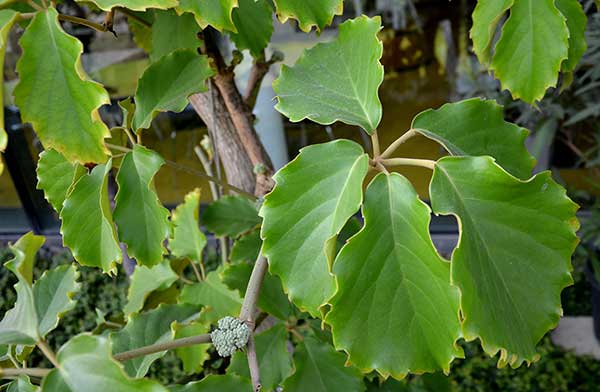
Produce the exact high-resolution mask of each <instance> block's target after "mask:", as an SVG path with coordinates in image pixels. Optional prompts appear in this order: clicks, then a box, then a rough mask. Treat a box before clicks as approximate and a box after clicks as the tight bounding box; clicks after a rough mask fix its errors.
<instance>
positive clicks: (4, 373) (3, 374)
mask: <svg viewBox="0 0 600 392" xmlns="http://www.w3.org/2000/svg"><path fill="white" fill-rule="evenodd" d="M50 370H52V369H44V368H18V369H17V368H0V378H7V377H18V376H32V377H40V378H41V377H44V376H46V375H47V374H48V373H50Z"/></svg>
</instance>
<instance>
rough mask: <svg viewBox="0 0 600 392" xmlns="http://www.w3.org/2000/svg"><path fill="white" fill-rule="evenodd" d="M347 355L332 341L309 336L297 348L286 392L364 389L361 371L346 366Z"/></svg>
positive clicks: (286, 382) (354, 391)
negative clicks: (323, 340)
mask: <svg viewBox="0 0 600 392" xmlns="http://www.w3.org/2000/svg"><path fill="white" fill-rule="evenodd" d="M345 362H346V356H345V355H344V354H342V353H340V352H337V351H335V350H334V349H333V347H331V346H330V345H329V344H325V343H323V342H321V341H319V340H317V339H315V338H313V337H307V338H305V339H304V341H303V342H302V343H300V344H299V345H298V347H297V349H296V351H295V352H294V363H295V365H296V371H295V373H294V374H293V375H292V376H291V377H289V378H288V379H287V380H285V383H284V384H283V390H284V391H286V392H305V391H311V392H330V391H346V392H362V391H364V390H365V389H366V388H365V384H363V381H362V377H363V376H362V374H360V372H359V371H358V370H357V369H356V368H354V367H347V366H346V364H345Z"/></svg>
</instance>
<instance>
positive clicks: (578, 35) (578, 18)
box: [554, 0, 587, 72]
mask: <svg viewBox="0 0 600 392" xmlns="http://www.w3.org/2000/svg"><path fill="white" fill-rule="evenodd" d="M554 5H555V6H556V8H558V10H559V11H560V13H561V14H562V15H563V16H564V17H565V18H566V19H567V27H568V28H569V58H568V59H566V60H565V61H564V62H563V64H562V71H563V72H571V71H573V70H575V67H576V66H577V64H578V63H579V60H581V57H582V56H583V54H584V53H585V51H586V49H587V44H586V42H585V26H586V24H587V17H586V15H585V12H583V8H582V7H581V4H580V3H579V1H577V0H555V2H554Z"/></svg>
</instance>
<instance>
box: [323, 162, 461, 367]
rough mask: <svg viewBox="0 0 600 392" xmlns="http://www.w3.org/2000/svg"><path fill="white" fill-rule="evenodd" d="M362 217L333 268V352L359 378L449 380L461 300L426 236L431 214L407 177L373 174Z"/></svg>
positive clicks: (447, 268)
mask: <svg viewBox="0 0 600 392" xmlns="http://www.w3.org/2000/svg"><path fill="white" fill-rule="evenodd" d="M363 216H364V219H365V225H364V227H363V229H362V230H361V231H360V232H359V233H358V234H357V235H355V236H354V237H352V238H351V239H350V240H349V241H348V242H347V244H346V245H345V246H344V247H343V248H342V250H341V252H340V254H339V255H338V257H337V258H336V260H335V264H334V268H333V271H334V274H335V276H336V277H337V283H338V291H337V293H336V294H335V296H334V297H333V298H332V300H331V301H330V303H331V311H330V312H329V313H328V314H327V319H326V322H327V323H329V324H330V325H331V330H332V334H333V342H334V344H335V346H336V348H337V349H343V350H345V351H346V352H348V354H349V362H351V363H352V364H354V365H355V366H357V367H358V368H360V369H361V371H363V372H364V373H368V372H370V371H372V370H377V372H379V373H380V374H381V375H383V376H384V377H388V376H390V375H391V376H393V377H395V378H403V377H404V376H406V374H408V373H409V372H412V373H418V374H420V373H423V372H433V371H436V370H439V369H443V370H444V371H446V372H448V371H449V370H450V362H452V360H453V359H454V357H456V356H462V350H461V349H460V348H458V346H457V345H456V341H457V340H458V339H459V338H460V337H461V329H460V321H459V318H458V299H459V292H458V290H457V289H456V287H452V286H451V285H450V263H448V262H446V261H445V260H443V259H442V258H441V257H440V256H439V255H438V253H437V251H436V250H435V247H434V246H433V242H432V241H431V237H430V236H429V221H430V210H429V207H428V206H427V205H426V204H425V203H423V202H422V201H421V200H420V199H419V197H418V195H417V193H416V191H415V190H414V188H413V187H412V185H411V183H410V182H409V181H408V180H407V179H406V178H405V177H402V176H401V175H399V174H396V173H394V174H390V175H387V174H379V175H378V176H377V177H375V179H374V180H373V182H371V184H370V185H369V187H368V188H367V191H366V194H365V203H364V206H363Z"/></svg>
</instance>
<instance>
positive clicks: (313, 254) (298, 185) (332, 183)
mask: <svg viewBox="0 0 600 392" xmlns="http://www.w3.org/2000/svg"><path fill="white" fill-rule="evenodd" d="M367 168H368V157H367V155H366V154H365V153H364V151H363V149H362V147H360V146H359V145H358V144H356V143H354V142H351V141H349V140H336V141H333V142H329V143H325V144H317V145H313V146H309V147H306V148H303V149H302V150H301V151H300V155H298V157H296V159H294V160H293V161H292V162H290V163H289V164H287V166H285V167H284V168H283V169H281V170H279V172H277V173H276V174H275V176H274V179H275V182H276V184H277V185H276V186H275V188H274V189H273V191H272V192H271V193H270V194H268V195H267V196H266V197H265V201H264V203H263V205H262V208H261V210H260V215H261V216H262V217H263V218H264V221H263V226H262V232H261V236H262V237H263V240H264V242H263V254H264V255H265V256H266V257H267V258H268V260H269V268H270V271H271V273H273V274H275V275H278V276H279V277H280V278H281V281H282V283H283V287H284V289H285V290H286V292H287V293H288V296H289V298H290V300H291V301H292V302H293V303H294V304H296V305H297V306H298V307H299V308H300V309H301V310H303V311H308V312H310V313H311V314H312V315H313V316H318V314H319V308H320V307H321V305H323V304H324V303H325V302H326V300H327V299H328V298H329V297H331V295H332V294H333V293H334V291H335V282H334V280H333V276H332V275H331V273H330V265H331V263H332V261H333V256H334V255H333V254H332V253H333V252H334V251H335V236H336V235H337V234H338V233H339V231H340V230H341V229H342V227H343V226H344V224H345V223H346V221H347V220H348V219H349V218H350V217H351V216H352V215H353V214H354V213H355V212H356V211H357V210H358V208H359V207H360V204H361V202H362V182H363V179H364V177H365V175H366V174H367ZM307 277H309V278H307Z"/></svg>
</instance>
